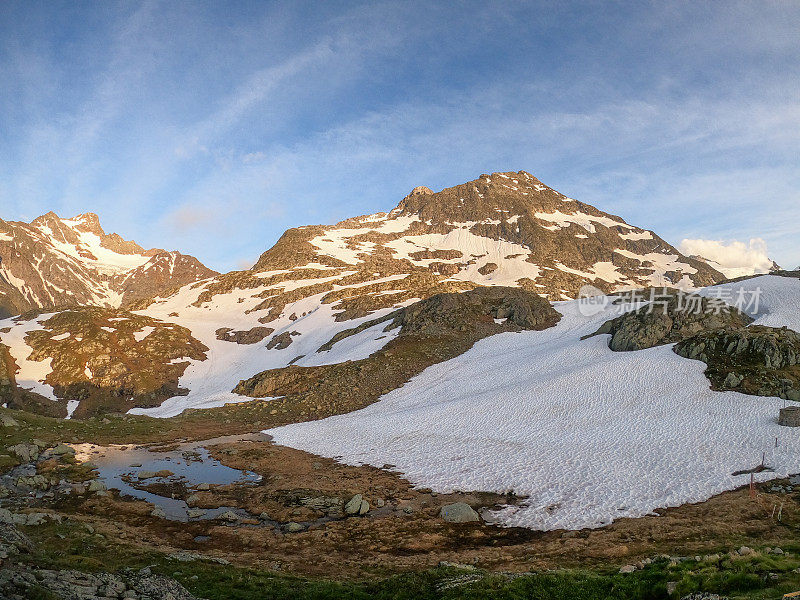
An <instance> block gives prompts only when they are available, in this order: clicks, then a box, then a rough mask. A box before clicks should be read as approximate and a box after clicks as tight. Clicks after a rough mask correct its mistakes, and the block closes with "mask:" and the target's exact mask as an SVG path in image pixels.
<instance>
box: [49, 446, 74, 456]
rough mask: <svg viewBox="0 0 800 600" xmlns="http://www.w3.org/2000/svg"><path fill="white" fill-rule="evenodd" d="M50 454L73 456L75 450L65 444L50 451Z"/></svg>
mask: <svg viewBox="0 0 800 600" xmlns="http://www.w3.org/2000/svg"><path fill="white" fill-rule="evenodd" d="M50 454H52V455H53V456H64V455H67V454H70V455H72V456H75V450H74V448H71V447H70V446H67V445H66V444H59V445H58V446H56V447H55V448H52V449H51V450H50Z"/></svg>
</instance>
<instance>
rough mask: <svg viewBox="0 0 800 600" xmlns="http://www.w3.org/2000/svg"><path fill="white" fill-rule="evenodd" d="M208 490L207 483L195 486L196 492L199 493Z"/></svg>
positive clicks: (209, 487)
mask: <svg viewBox="0 0 800 600" xmlns="http://www.w3.org/2000/svg"><path fill="white" fill-rule="evenodd" d="M210 489H211V486H210V485H208V484H207V483H201V484H200V485H198V486H197V490H198V491H200V492H207V491H208V490H210Z"/></svg>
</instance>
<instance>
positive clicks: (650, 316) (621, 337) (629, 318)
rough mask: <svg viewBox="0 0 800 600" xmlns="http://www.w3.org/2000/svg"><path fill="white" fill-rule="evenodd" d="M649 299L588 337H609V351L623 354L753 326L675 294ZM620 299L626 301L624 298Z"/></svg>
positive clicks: (734, 313) (727, 309)
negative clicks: (650, 300) (702, 333)
mask: <svg viewBox="0 0 800 600" xmlns="http://www.w3.org/2000/svg"><path fill="white" fill-rule="evenodd" d="M645 297H647V298H649V296H645ZM652 298H653V302H649V303H647V304H646V305H645V306H642V307H641V308H638V309H637V310H633V311H630V312H627V313H625V314H623V315H621V316H619V317H616V318H614V319H611V320H610V321H606V322H605V323H604V324H603V325H602V326H601V327H600V329H598V330H597V331H596V332H594V333H593V334H591V335H590V336H587V337H591V336H594V335H601V334H610V335H611V338H610V339H609V340H608V347H609V348H611V349H612V350H614V351H615V352H624V351H631V350H643V349H645V348H653V347H654V346H663V345H664V344H673V343H675V342H680V341H681V340H685V339H687V338H690V337H692V336H694V335H697V334H698V333H700V332H702V331H708V330H713V329H719V328H723V327H728V328H738V327H745V326H747V325H749V324H750V323H752V322H753V319H752V318H750V317H749V316H747V315H746V314H744V313H743V312H741V311H740V310H738V309H737V308H734V307H732V306H728V305H724V306H720V304H719V301H718V300H716V301H715V300H713V299H710V298H703V297H701V296H697V295H693V294H686V293H683V292H679V291H678V290H666V291H665V293H664V294H655V295H653V296H652ZM622 299H623V300H627V298H626V297H625V296H623V298H622Z"/></svg>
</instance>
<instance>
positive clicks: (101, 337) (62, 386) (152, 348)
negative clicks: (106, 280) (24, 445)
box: [9, 307, 208, 418]
mask: <svg viewBox="0 0 800 600" xmlns="http://www.w3.org/2000/svg"><path fill="white" fill-rule="evenodd" d="M42 325H43V327H44V328H43V329H41V330H35V331H31V332H30V333H28V335H27V336H26V338H25V341H26V343H27V344H28V346H30V347H31V348H32V350H33V351H32V352H31V355H30V357H29V359H30V360H32V361H46V360H50V361H51V362H50V364H51V367H52V371H51V372H50V374H48V375H47V377H46V378H45V380H44V382H45V383H46V384H48V385H50V386H52V387H53V391H54V393H55V395H56V396H57V397H58V398H60V399H61V400H62V403H61V405H60V406H61V408H62V410H63V407H64V405H66V402H67V400H78V401H79V402H80V404H79V405H78V407H77V408H76V409H75V413H74V414H75V416H76V417H81V418H82V417H87V416H91V415H94V414H99V413H103V412H118V411H127V410H129V409H130V408H133V407H135V406H158V405H159V404H160V403H161V402H163V401H164V400H165V399H166V398H169V397H171V396H176V395H180V394H182V393H185V390H182V389H181V388H180V387H179V385H178V380H179V378H180V376H181V375H183V372H184V371H185V370H186V367H188V366H189V361H190V360H205V358H206V352H207V351H208V348H207V347H206V346H205V345H203V344H202V343H200V342H199V341H197V340H196V339H195V338H194V337H193V336H192V334H191V332H190V331H189V330H188V329H186V328H184V327H180V326H178V325H174V324H172V323H164V322H163V321H158V320H156V319H152V318H150V317H144V316H141V315H137V314H134V313H131V312H127V311H124V310H112V309H108V308H97V307H84V308H75V309H69V310H64V311H61V312H58V313H56V314H55V315H53V316H52V317H50V318H49V319H47V320H45V321H43V322H42ZM48 402H49V403H50V404H56V403H53V402H52V401H48ZM9 406H10V407H12V408H13V407H16V403H14V402H12V403H10V404H9ZM19 408H23V407H21V406H20V407H19ZM24 408H26V409H28V410H31V407H30V406H25V407H24Z"/></svg>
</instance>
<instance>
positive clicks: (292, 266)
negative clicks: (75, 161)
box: [0, 171, 724, 416]
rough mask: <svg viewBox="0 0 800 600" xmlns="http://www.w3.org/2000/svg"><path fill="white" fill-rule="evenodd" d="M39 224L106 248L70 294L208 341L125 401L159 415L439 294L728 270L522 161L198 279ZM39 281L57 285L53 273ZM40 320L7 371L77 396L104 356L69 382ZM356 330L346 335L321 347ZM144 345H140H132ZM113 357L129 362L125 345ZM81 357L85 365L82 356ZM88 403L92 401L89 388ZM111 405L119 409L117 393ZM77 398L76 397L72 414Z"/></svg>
mask: <svg viewBox="0 0 800 600" xmlns="http://www.w3.org/2000/svg"><path fill="white" fill-rule="evenodd" d="M43 220H44V221H45V222H40V223H36V224H35V225H31V226H26V227H27V229H26V231H27V230H28V229H32V230H33V231H34V232H36V233H37V235H40V236H41V235H43V234H45V233H46V234H48V235H49V237H50V238H51V239H53V240H54V241H53V245H54V247H55V249H56V251H58V252H61V254H66V255H67V256H68V257H69V258H70V259H71V262H70V263H69V264H70V265H74V264H75V263H78V262H80V261H79V259H82V261H83V263H81V266H83V264H84V263H86V262H87V261H88V262H90V263H92V264H96V263H97V262H99V261H100V258H101V257H102V258H107V256H111V257H112V258H114V261H110V260H106V262H105V263H104V265H106V266H105V267H104V268H105V271H104V272H103V273H102V276H101V277H98V278H97V279H96V280H90V279H89V278H88V277H83V279H81V281H82V282H84V283H85V284H86V290H87V291H86V293H85V294H84V296H83V297H82V298H80V299H77V302H74V303H79V304H94V305H97V304H100V305H103V304H105V305H111V306H114V302H117V303H124V304H125V306H124V308H127V309H128V310H130V311H133V312H134V313H136V314H138V315H141V316H143V317H147V318H149V319H153V320H154V321H155V322H162V323H167V324H175V325H177V326H178V327H180V328H183V329H185V330H186V332H187V336H186V338H185V339H186V340H187V343H189V341H191V343H192V344H198V348H199V347H201V346H202V347H203V348H207V349H208V351H207V352H205V353H204V354H203V355H201V354H199V353H196V352H195V353H192V352H188V351H187V352H186V353H181V352H180V348H173V350H174V354H171V355H170V356H171V357H175V358H181V357H187V358H186V362H187V363H188V366H186V367H185V368H183V370H182V373H181V375H180V381H179V382H175V381H174V380H172V379H170V382H171V383H170V385H171V386H172V388H170V389H176V390H177V389H178V388H180V389H181V390H188V392H187V393H186V395H185V396H175V397H172V398H167V399H166V400H165V401H164V402H163V404H162V405H161V406H160V407H154V406H153V402H152V400H148V401H147V402H145V403H142V402H139V401H138V400H135V401H134V404H135V407H134V408H132V410H133V411H134V412H143V413H145V414H152V415H157V416H170V415H173V414H178V413H179V412H181V411H182V410H184V409H185V408H199V407H211V406H219V405H221V404H225V403H226V402H231V401H235V400H240V399H241V396H239V395H237V394H234V393H233V391H232V390H233V389H234V388H235V387H236V386H237V385H238V383H239V382H240V381H241V380H245V379H248V378H250V377H252V376H253V375H254V374H256V373H260V372H263V371H269V370H274V369H281V368H284V367H287V366H289V365H293V366H295V367H319V366H323V365H332V364H337V363H342V362H346V361H358V360H362V359H366V358H367V357H368V356H370V355H371V354H373V353H375V352H377V351H378V350H380V349H381V348H383V347H384V346H385V345H386V344H388V343H389V342H390V341H391V340H392V339H393V338H394V336H396V334H397V333H396V331H389V332H384V331H383V326H381V325H376V326H370V325H368V323H369V322H371V321H374V320H376V319H381V318H383V317H385V316H386V315H388V314H390V313H392V312H393V311H396V310H398V309H401V308H404V307H407V306H410V305H412V304H414V303H418V302H420V301H424V300H425V299H427V298H431V297H432V296H435V295H437V294H446V293H451V292H465V291H469V290H472V289H475V288H481V287H498V286H499V287H504V288H518V289H520V290H522V291H525V292H527V293H529V294H530V293H532V294H536V295H538V296H540V297H541V298H543V299H544V300H547V301H551V302H553V301H560V300H569V299H574V298H576V297H578V296H579V294H580V292H581V290H582V288H584V286H591V288H590V289H591V290H595V291H596V292H597V293H603V292H605V293H609V292H614V291H619V290H625V289H632V288H641V287H648V286H663V285H670V286H672V287H675V288H684V289H693V288H696V287H702V286H706V285H710V284H713V283H716V282H718V281H722V280H723V279H724V276H723V275H722V274H721V273H719V272H718V271H716V270H714V269H712V268H711V267H709V266H708V265H707V264H705V263H703V262H702V261H697V260H694V259H691V258H688V257H685V256H683V255H682V254H681V253H680V252H679V251H678V250H676V249H675V248H674V247H673V246H671V245H669V244H668V243H667V242H665V241H664V240H662V239H661V238H660V237H658V236H657V235H656V234H655V233H653V232H652V231H649V230H645V229H642V228H639V227H636V226H634V225H630V224H628V223H626V222H625V221H624V220H623V219H621V218H620V217H618V216H615V215H611V214H608V213H605V212H602V211H600V210H598V209H596V208H594V207H593V206H591V205H588V204H585V203H582V202H579V201H577V200H574V199H572V198H568V197H567V196H565V195H563V194H560V193H559V192H556V191H555V190H553V189H552V188H550V187H548V186H546V185H544V184H543V183H541V182H540V181H539V180H538V179H536V178H535V177H533V176H532V175H531V174H529V173H527V172H524V171H520V172H507V173H493V174H491V175H482V176H480V177H479V178H478V179H476V180H474V181H470V182H467V183H465V184H462V185H458V186H454V187H451V188H447V189H444V190H442V191H440V192H433V191H432V190H430V189H429V188H426V187H422V186H420V187H417V188H414V190H412V192H411V193H410V194H409V195H407V196H406V197H405V198H403V199H402V200H401V201H400V202H399V203H398V204H397V205H396V207H395V208H394V209H392V210H391V211H390V212H388V213H376V214H373V215H367V216H361V217H355V218H351V219H347V220H345V221H342V222H340V223H337V224H335V225H332V226H322V225H312V226H306V227H298V228H294V229H289V230H288V231H286V232H285V233H284V235H283V236H282V237H281V238H280V239H279V240H278V242H277V243H276V244H275V245H274V246H273V247H272V248H270V249H269V250H267V251H266V252H264V253H263V254H262V255H261V257H260V258H259V260H258V262H257V263H256V264H255V266H254V267H253V268H251V269H249V270H245V271H234V272H231V273H227V274H224V275H217V276H213V277H208V278H202V279H201V277H200V276H201V275H206V276H207V273H202V274H201V273H196V274H195V276H193V277H189V278H188V281H181V280H180V279H179V278H176V276H175V274H174V272H173V271H172V270H171V266H168V264H169V260H168V259H166V258H165V257H162V255H161V254H159V253H157V252H156V253H155V255H154V256H151V257H146V256H144V255H143V253H142V252H141V251H140V249H139V248H138V246H135V244H133V243H132V242H126V241H125V240H123V239H121V238H119V237H118V236H117V237H113V236H106V237H102V236H101V233H102V230H101V229H100V228H99V223H97V222H96V218H91V217H86V216H84V217H79V218H76V219H73V220H66V221H65V220H61V219H58V218H57V217H55V216H54V215H51V216H49V217H48V218H47V219H45V218H44V217H43ZM23 229H25V228H23ZM88 241H91V242H92V243H93V245H90V244H88V243H87V242H88ZM64 250H66V252H65V251H64ZM144 260H147V262H145V263H144V265H143V264H142V261H144ZM92 261H93V262H92ZM159 261H160V262H159ZM28 262H29V264H35V265H40V264H43V263H42V261H40V262H35V261H28ZM156 262H157V263H158V264H159V265H163V268H162V269H161V270H160V271H159V273H161V275H162V278H161V279H159V280H157V283H158V284H159V285H161V284H163V287H162V288H161V289H162V291H159V289H158V286H157V285H152V286H151V287H153V289H154V293H155V295H154V297H149V298H145V297H141V296H139V297H138V298H137V290H139V289H141V288H138V287H137V286H136V285H135V284H136V282H137V281H138V280H139V279H140V277H139V275H138V272H139V270H140V269H145V271H146V275H147V276H148V277H149V279H148V281H153V276H152V273H153V271H154V270H155V268H154V266H153V263H156ZM145 266H146V268H145ZM76 268H77V267H76ZM62 270H63V269H62ZM50 271H54V269H50ZM55 271H58V272H60V270H59V269H55ZM97 271H98V269H95V271H94V272H97ZM48 272H49V271H48ZM37 273H38V272H37ZM80 273H81V274H83V271H81V272H80ZM144 275H145V274H143V275H142V277H144ZM18 277H19V276H18ZM41 279H43V280H44V279H46V280H47V281H48V283H49V284H51V285H52V284H55V285H60V284H59V283H58V280H57V279H54V278H51V277H50V276H49V275H48V276H44V277H41ZM196 279H201V280H199V281H197V280H196ZM98 280H99V282H100V284H101V286H105V287H102V290H104V293H103V294H99V293H97V292H96V291H95V292H93V293H92V292H91V285H90V284H91V282H92V281H98ZM128 282H130V283H131V286H130V289H128V287H126V286H127V283H128ZM180 284H183V285H182V287H179V285H180ZM95 285H96V284H95ZM62 287H63V286H62ZM47 290H48V292H49V293H53V292H52V291H51V289H50V287H47ZM75 296H76V294H74V293H73V294H72V295H70V296H69V298H68V299H70V300H74V299H75ZM49 319H50V317H49V316H48V315H45V316H42V317H38V316H36V317H32V318H31V319H28V320H25V319H18V320H16V321H14V322H12V323H11V324H10V325H9V326H8V327H7V328H6V329H8V331H7V332H6V333H5V334H2V333H0V342H3V341H4V340H13V343H8V342H6V343H7V345H8V346H9V347H10V350H9V353H10V356H11V358H12V359H14V360H15V361H16V364H17V365H18V367H19V370H20V373H19V374H18V375H17V381H28V382H34V383H35V382H38V384H41V385H42V386H45V387H44V388H42V389H43V390H45V391H47V389H48V388H47V386H48V385H51V384H55V383H56V381H57V384H58V385H55V386H54V388H58V389H54V391H53V393H54V394H55V396H57V397H58V398H59V402H60V403H61V404H62V405H63V404H64V403H65V402H68V401H69V400H76V399H78V398H77V397H73V396H75V395H74V394H73V395H69V394H67V396H69V397H67V396H65V395H64V394H66V393H67V392H69V390H74V389H77V388H76V387H75V386H70V383H75V384H80V386H79V387H81V389H83V390H86V389H88V388H87V387H86V386H92V385H94V384H93V377H94V369H93V368H92V365H93V364H97V363H98V362H99V361H100V362H102V361H101V358H102V357H100V356H94V355H93V354H92V353H91V352H90V353H87V354H86V355H85V356H83V357H82V362H81V364H77V363H76V365H73V367H72V368H71V369H69V370H67V371H68V372H74V375H75V377H74V379H75V381H74V382H71V381H68V380H67V379H65V378H64V377H63V374H61V373H59V374H53V373H52V370H53V369H54V367H53V365H52V364H51V365H50V367H48V366H47V365H46V364H43V363H42V364H39V363H37V362H36V361H37V359H38V358H41V359H42V360H43V361H44V360H46V358H47V357H46V356H45V355H44V354H41V353H40V352H36V351H35V350H34V346H36V345H41V344H45V345H46V344H50V343H51V341H58V340H57V339H55V338H58V337H60V336H62V335H65V334H66V333H70V332H69V331H62V330H60V329H59V330H58V331H56V330H55V329H53V328H52V327H51V326H50V325H49V323H51V321H49ZM361 325H364V327H363V328H360V326H361ZM151 326H152V324H151ZM104 327H106V328H107V329H110V330H114V331H115V332H116V333H112V332H111V331H109V332H108V333H109V334H111V335H112V336H113V335H123V334H124V335H123V337H124V336H125V335H127V333H125V332H122V333H120V325H119V322H117V321H114V322H111V323H110V324H108V323H107V324H105V325H104ZM356 329H357V330H358V333H357V334H356V335H352V336H348V337H347V338H346V339H344V338H342V339H341V341H337V342H336V343H333V344H331V343H330V342H331V340H334V339H339V338H337V336H338V335H339V334H340V333H342V332H344V331H347V330H356ZM40 331H42V332H41V333H39V332H40ZM71 333H72V335H73V338H72V339H74V338H75V336H80V335H81V332H79V331H77V330H76V331H74V332H71ZM126 339H127V338H126ZM48 340H50V341H48ZM51 345H53V347H54V348H55V347H56V346H57V344H51ZM141 351H142V352H145V353H146V352H148V350H147V348H145V347H144V345H142V348H141ZM105 352H106V347H105V346H103V345H102V344H101V345H100V346H98V347H97V353H99V354H103V353H105ZM126 352H127V350H126ZM37 357H38V358H37ZM112 358H113V360H114V361H119V362H120V363H121V364H129V361H128V359H127V358H125V356H124V353H123V354H120V355H119V356H118V357H112ZM103 360H104V359H103ZM84 363H85V364H84ZM158 363H159V361H158V360H150V361H144V362H143V363H141V364H145V365H147V364H153V365H155V364H158ZM85 365H89V366H88V368H82V367H83V366H85ZM39 367H41V368H39ZM90 373H91V375H90ZM155 379H157V380H158V381H161V380H162V378H160V377H156V378H155ZM94 383H96V384H97V386H99V387H98V389H102V390H103V391H104V393H105V392H108V393H114V391H113V390H110V389H108V388H109V386H108V382H103V384H102V385H100V383H98V382H94ZM38 384H36V385H38ZM97 386H95V387H97ZM34 387H36V386H34ZM164 389H166V388H164ZM181 393H183V392H181ZM45 395H47V394H45ZM83 395H84V396H86V397H87V398H88V397H94V396H96V395H93V394H88V395H87V394H86V393H84V394H83ZM131 396H134V394H132V393H130V391H129V390H125V391H120V392H119V397H125V398H130V397H131ZM161 399H163V397H161V398H159V401H160V400H161ZM93 404H94V405H100V404H101V402H100V401H99V400H97V399H94V400H93ZM115 404H118V405H120V407H122V406H124V407H125V408H126V409H130V408H131V404H130V403H128V401H126V402H122V403H121V402H116V401H115ZM87 406H88V404H87ZM62 410H63V408H62ZM84 410H86V406H81V407H79V408H78V409H77V410H76V413H75V414H76V415H80V414H83V413H84Z"/></svg>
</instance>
